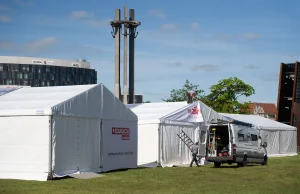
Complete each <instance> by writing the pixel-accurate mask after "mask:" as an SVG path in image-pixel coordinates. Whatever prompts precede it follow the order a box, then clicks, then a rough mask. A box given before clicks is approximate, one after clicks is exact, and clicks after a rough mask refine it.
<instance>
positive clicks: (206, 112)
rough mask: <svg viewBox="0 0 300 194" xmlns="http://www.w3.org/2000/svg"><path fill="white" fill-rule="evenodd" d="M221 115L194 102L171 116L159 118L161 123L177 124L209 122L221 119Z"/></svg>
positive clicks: (199, 102) (202, 104) (201, 103)
mask: <svg viewBox="0 0 300 194" xmlns="http://www.w3.org/2000/svg"><path fill="white" fill-rule="evenodd" d="M221 118H222V115H220V114H218V113H217V112H216V111H214V110H213V109H211V108H210V107H208V106H207V105H205V104H204V103H203V102H201V101H195V102H194V103H192V104H188V105H186V106H185V107H182V108H181V109H178V110H176V111H174V112H172V113H171V114H168V115H166V116H163V117H161V120H162V121H166V120H169V121H177V122H193V123H199V122H209V121H211V120H217V119H221Z"/></svg>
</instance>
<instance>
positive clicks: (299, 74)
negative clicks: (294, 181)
mask: <svg viewBox="0 0 300 194" xmlns="http://www.w3.org/2000/svg"><path fill="white" fill-rule="evenodd" d="M299 64H300V63H299V62H298V61H296V62H295V63H281V64H280V74H279V86H278V98H277V114H276V120H277V121H278V122H281V123H285V124H288V125H292V126H295V127H297V144H298V145H297V147H298V151H300V133H299V129H300V125H299V124H300V122H299V123H298V120H299V119H300V118H297V117H296V116H295V114H294V112H295V111H297V110H293V109H294V108H295V107H294V104H295V103H300V67H299Z"/></svg>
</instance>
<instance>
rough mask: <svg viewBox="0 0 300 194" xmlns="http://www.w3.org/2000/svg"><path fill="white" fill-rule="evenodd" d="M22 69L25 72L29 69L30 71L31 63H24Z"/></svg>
mask: <svg viewBox="0 0 300 194" xmlns="http://www.w3.org/2000/svg"><path fill="white" fill-rule="evenodd" d="M21 70H22V71H23V72H28V71H29V65H22V66H21Z"/></svg>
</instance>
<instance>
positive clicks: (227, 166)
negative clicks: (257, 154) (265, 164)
mask: <svg viewBox="0 0 300 194" xmlns="http://www.w3.org/2000/svg"><path fill="white" fill-rule="evenodd" d="M257 166H261V165H259V164H248V165H247V166H246V167H242V166H238V165H224V166H222V165H221V166H220V167H214V166H211V167H210V168H215V169H219V168H249V167H250V168H253V167H257Z"/></svg>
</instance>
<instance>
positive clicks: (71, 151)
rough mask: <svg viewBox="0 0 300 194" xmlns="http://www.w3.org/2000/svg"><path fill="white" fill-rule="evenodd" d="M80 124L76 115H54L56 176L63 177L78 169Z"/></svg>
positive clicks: (54, 163) (54, 162)
mask: <svg viewBox="0 0 300 194" xmlns="http://www.w3.org/2000/svg"><path fill="white" fill-rule="evenodd" d="M78 125H79V121H78V118H76V117H63V116H53V130H52V133H53V140H52V142H53V154H52V161H53V171H54V175H53V176H54V177H62V176H66V175H68V174H73V173H76V172H77V171H78V156H77V136H78V134H77V133H78Z"/></svg>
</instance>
